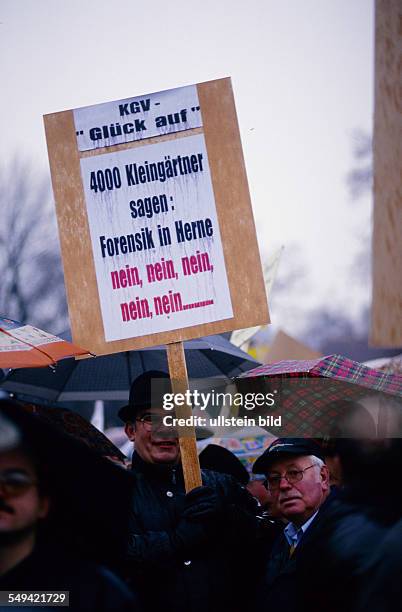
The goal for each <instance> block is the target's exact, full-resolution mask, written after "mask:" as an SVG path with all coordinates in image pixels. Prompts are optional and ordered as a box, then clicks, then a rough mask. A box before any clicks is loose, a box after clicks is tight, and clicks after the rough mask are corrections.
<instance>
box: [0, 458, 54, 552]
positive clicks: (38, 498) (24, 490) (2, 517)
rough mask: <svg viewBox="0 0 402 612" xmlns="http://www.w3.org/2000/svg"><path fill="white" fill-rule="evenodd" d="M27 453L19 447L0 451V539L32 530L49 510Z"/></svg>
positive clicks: (35, 467)
mask: <svg viewBox="0 0 402 612" xmlns="http://www.w3.org/2000/svg"><path fill="white" fill-rule="evenodd" d="M38 479H39V474H38V469H37V466H36V465H35V462H34V459H33V458H32V456H31V455H30V453H29V452H28V451H26V450H24V449H22V448H21V447H19V448H16V449H13V450H9V451H5V452H1V453H0V542H1V541H2V540H4V539H7V540H9V539H10V538H11V537H13V536H16V537H19V536H23V535H24V534H30V533H32V532H35V531H36V528H37V525H38V522H39V521H40V520H41V519H44V518H45V517H46V516H47V514H48V511H49V497H48V496H47V494H46V492H45V490H44V489H43V486H42V485H43V483H39V480H38Z"/></svg>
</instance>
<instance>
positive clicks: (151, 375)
mask: <svg viewBox="0 0 402 612" xmlns="http://www.w3.org/2000/svg"><path fill="white" fill-rule="evenodd" d="M165 392H171V385H170V379H169V376H168V375H167V374H165V373H164V372H160V371H150V372H146V373H144V374H142V375H141V376H139V377H138V378H136V380H135V381H134V382H133V384H132V385H131V389H130V398H129V403H128V405H127V406H124V407H123V408H121V409H120V411H119V417H120V418H121V419H122V420H123V421H124V422H125V428H124V430H125V432H126V435H127V437H128V438H129V439H130V440H131V441H132V442H134V446H135V451H136V452H137V453H138V455H139V456H140V457H141V459H143V460H144V461H146V462H147V463H166V464H175V463H177V462H178V461H179V458H180V447H179V440H178V438H177V437H175V436H174V432H173V431H172V430H171V428H170V427H169V428H168V427H165V426H164V425H163V422H162V419H163V417H164V416H166V415H167V414H168V413H167V412H166V411H165V410H163V394H164V393H165Z"/></svg>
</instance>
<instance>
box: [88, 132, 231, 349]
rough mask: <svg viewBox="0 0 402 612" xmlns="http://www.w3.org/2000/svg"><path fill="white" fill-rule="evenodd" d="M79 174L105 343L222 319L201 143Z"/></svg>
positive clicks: (154, 148)
mask: <svg viewBox="0 0 402 612" xmlns="http://www.w3.org/2000/svg"><path fill="white" fill-rule="evenodd" d="M80 164H81V174H82V181H83V185H84V193H85V201H86V206H87V213H88V221H89V228H90V234H91V242H92V250H93V257H94V261H95V270H96V278H97V283H98V292H99V298H100V304H101V312H102V319H103V326H104V332H105V340H106V341H112V340H121V339H125V338H135V337H138V336H143V335H146V334H153V333H157V332H162V331H168V330H173V329H177V328H182V327H189V326H193V325H198V324H204V323H210V322H213V321H220V320H222V319H229V318H231V317H232V316H233V310H232V304H231V299H230V291H229V286H228V281H227V276H226V269H225V262H224V257H223V250H222V242H221V236H220V231H219V225H218V219H217V214H216V207H215V200H214V193H213V189H212V182H211V175H210V169H209V164H208V156H207V150H206V146H205V140H204V135H203V134H197V135H191V136H187V137H183V138H179V139H174V140H169V141H165V142H159V143H155V144H147V145H144V146H141V147H136V148H131V149H127V150H124V151H119V152H115V153H105V154H100V155H96V156H94V157H93V156H91V157H84V158H82V159H81V160H80Z"/></svg>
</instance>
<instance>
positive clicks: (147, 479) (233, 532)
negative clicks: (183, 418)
mask: <svg viewBox="0 0 402 612" xmlns="http://www.w3.org/2000/svg"><path fill="white" fill-rule="evenodd" d="M164 392H165V393H168V392H171V388H170V379H169V377H168V375H167V374H164V373H162V372H159V371H150V372H147V373H145V374H143V375H141V376H140V377H138V378H137V379H136V380H135V381H134V383H133V384H132V387H131V390H130V400H129V404H128V405H127V406H124V407H123V408H122V409H121V410H120V411H119V416H120V418H121V419H122V420H123V421H124V422H125V431H126V434H127V436H128V437H129V439H130V440H132V441H133V442H134V447H135V450H134V454H133V458H132V472H133V480H134V484H133V495H132V505H131V516H130V537H129V546H128V561H129V574H130V577H131V582H132V585H133V586H134V589H135V590H136V591H137V592H139V593H140V594H141V595H142V602H141V603H142V605H143V606H144V608H145V609H146V610H150V611H151V610H155V609H158V608H160V609H162V608H163V609H165V610H169V611H170V610H175V612H196V611H197V612H198V611H203V612H204V611H207V610H208V612H214V611H218V610H219V611H221V610H225V609H227V610H229V609H230V610H232V611H233V612H235V611H236V610H241V609H242V604H244V600H242V595H243V596H244V597H246V593H247V589H248V587H249V582H248V580H247V576H246V573H245V572H247V570H248V569H249V567H251V561H247V565H246V563H245V562H244V559H246V558H247V559H250V560H252V559H253V545H254V542H255V539H256V535H257V532H258V529H259V520H258V518H257V517H256V510H257V504H256V502H255V500H254V499H253V498H252V496H251V495H250V494H249V493H248V492H247V490H246V489H245V488H244V487H242V486H241V485H240V484H239V483H238V482H236V481H235V480H234V479H233V478H232V477H230V476H227V475H226V474H220V473H217V472H213V471H209V470H203V471H202V480H203V486H201V487H197V488H196V489H193V490H192V491H191V492H190V493H188V494H186V492H185V487H184V479H183V471H182V468H181V463H180V449H179V441H178V438H177V433H175V432H174V431H172V428H171V427H167V426H164V425H163V416H166V414H168V413H166V411H164V410H163V408H162V406H163V394H164ZM250 578H251V571H250Z"/></svg>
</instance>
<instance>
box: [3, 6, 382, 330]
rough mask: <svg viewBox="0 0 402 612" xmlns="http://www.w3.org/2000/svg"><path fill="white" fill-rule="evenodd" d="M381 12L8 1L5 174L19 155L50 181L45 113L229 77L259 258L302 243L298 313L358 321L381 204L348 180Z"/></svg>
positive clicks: (368, 107)
mask: <svg viewBox="0 0 402 612" xmlns="http://www.w3.org/2000/svg"><path fill="white" fill-rule="evenodd" d="M373 12H374V8H373V2H372V0H281V2H278V1H273V0H248V2H244V1H239V0H220V1H219V2H218V1H217V0H203V2H201V3H190V2H185V1H184V0H170V1H169V2H164V1H161V0H155V1H154V2H138V1H134V0H131V1H130V0H116V1H114V2H111V1H105V0H80V1H78V0H68V1H67V0H2V2H1V4H0V22H1V24H0V57H1V60H0V62H1V83H2V95H1V98H0V105H1V116H2V128H1V139H0V150H1V159H2V162H4V163H7V161H8V160H9V159H11V158H12V156H13V155H14V154H15V153H17V154H18V155H24V156H28V157H29V158H32V159H33V163H35V164H36V165H37V167H38V170H44V171H45V172H46V173H48V174H49V167H48V161H47V151H46V143H45V135H44V129H43V121H42V116H43V115H44V114H46V113H51V112H55V111H60V110H65V109H69V108H77V107H80V106H85V105H91V104H96V103H99V102H104V101H107V100H114V99H121V98H127V97H131V96H137V95H140V94H144V93H150V92H153V91H160V90H162V89H169V88H173V87H178V86H181V85H186V84H190V83H198V82H202V81H207V80H210V79H215V78H220V77H225V76H231V77H232V81H233V88H234V94H235V100H236V106H237V112H238V118H239V123H240V130H241V136H242V142H243V149H244V156H245V161H246V166H247V172H248V179H249V185H250V192H251V198H252V203H253V209H254V215H255V221H256V225H257V231H258V240H259V245H260V251H261V253H262V255H263V256H264V255H269V254H270V253H271V252H272V251H273V249H274V247H275V246H279V245H281V244H283V245H285V248H286V247H287V248H288V249H290V245H292V244H294V243H298V244H299V251H298V253H299V256H298V257H297V259H298V261H295V264H298V265H300V263H301V264H302V266H303V267H306V268H307V269H308V276H309V281H308V285H306V286H305V289H304V290H302V291H301V292H300V295H299V299H300V304H301V305H302V306H303V304H304V305H305V304H307V303H308V304H309V305H314V304H316V303H327V304H330V303H331V302H332V301H335V302H336V303H337V304H340V305H342V306H344V307H345V308H348V309H349V310H350V311H353V310H354V307H355V305H356V304H357V303H358V302H359V301H360V300H362V299H363V297H362V294H361V293H360V292H357V291H355V293H354V281H353V279H352V277H351V276H350V275H349V272H348V270H349V265H350V262H351V261H352V260H353V257H354V255H355V254H356V252H357V251H358V249H359V248H360V242H359V236H360V235H363V234H364V232H365V231H366V230H367V226H368V223H369V219H370V198H369V197H367V198H366V199H365V201H364V200H363V201H361V202H358V203H351V201H350V196H349V194H348V190H347V186H346V175H347V173H348V171H349V170H350V168H351V166H352V165H353V163H354V162H353V156H352V134H353V131H354V130H355V129H361V130H364V131H366V132H368V133H371V132H372V116H373V87H374V82H373V76H374V75H373V53H374V20H373ZM289 252H290V250H289ZM280 270H281V268H280V269H279V273H280ZM351 296H352V299H351ZM353 300H356V302H353ZM276 317H277V319H278V318H279V319H280V313H276ZM296 318H297V317H296ZM290 331H292V330H290Z"/></svg>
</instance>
